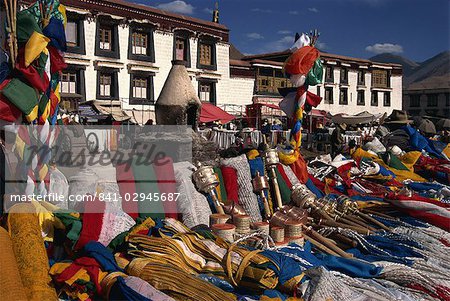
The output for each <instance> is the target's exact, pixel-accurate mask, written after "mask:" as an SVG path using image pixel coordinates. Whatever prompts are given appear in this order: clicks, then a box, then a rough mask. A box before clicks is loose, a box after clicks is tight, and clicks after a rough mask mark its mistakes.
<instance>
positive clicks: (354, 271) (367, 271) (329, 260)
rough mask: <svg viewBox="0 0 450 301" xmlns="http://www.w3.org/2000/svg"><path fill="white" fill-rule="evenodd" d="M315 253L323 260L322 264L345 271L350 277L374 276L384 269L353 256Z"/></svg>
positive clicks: (335, 269)
mask: <svg viewBox="0 0 450 301" xmlns="http://www.w3.org/2000/svg"><path fill="white" fill-rule="evenodd" d="M315 255H316V257H317V258H319V259H320V260H322V264H323V265H324V266H325V267H326V268H327V269H329V270H333V271H338V272H341V273H344V274H346V275H348V276H350V277H358V278H373V277H377V276H379V275H380V273H381V271H382V270H383V268H381V267H377V266H375V265H373V264H370V263H367V262H364V261H361V260H355V259H352V258H344V257H338V256H333V255H326V254H323V253H317V254H315Z"/></svg>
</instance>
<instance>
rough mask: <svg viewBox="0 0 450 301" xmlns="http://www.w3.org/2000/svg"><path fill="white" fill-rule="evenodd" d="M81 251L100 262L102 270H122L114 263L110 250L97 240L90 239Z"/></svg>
mask: <svg viewBox="0 0 450 301" xmlns="http://www.w3.org/2000/svg"><path fill="white" fill-rule="evenodd" d="M83 253H84V255H85V256H87V257H92V258H94V259H95V260H97V262H98V263H99V264H100V266H101V267H102V270H103V271H106V272H116V271H123V270H122V269H121V268H120V267H119V266H118V265H117V263H116V260H115V259H114V256H113V254H112V253H111V251H110V250H109V249H108V248H106V247H105V246H104V245H102V244H101V243H99V242H98V241H90V242H88V243H87V244H86V245H85V246H84V247H83Z"/></svg>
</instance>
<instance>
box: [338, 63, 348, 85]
mask: <svg viewBox="0 0 450 301" xmlns="http://www.w3.org/2000/svg"><path fill="white" fill-rule="evenodd" d="M342 72H344V74H345V78H344V79H343V78H342ZM339 81H340V83H341V84H343V85H348V68H346V67H341V70H340V73H339Z"/></svg>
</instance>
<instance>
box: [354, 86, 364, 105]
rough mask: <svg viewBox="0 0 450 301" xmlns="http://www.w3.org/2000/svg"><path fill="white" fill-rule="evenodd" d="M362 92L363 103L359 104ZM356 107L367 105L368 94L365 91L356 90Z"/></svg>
mask: <svg viewBox="0 0 450 301" xmlns="http://www.w3.org/2000/svg"><path fill="white" fill-rule="evenodd" d="M360 92H362V96H363V97H362V102H359V99H358V96H359V93H360ZM356 105H357V106H365V105H366V92H365V91H364V90H356Z"/></svg>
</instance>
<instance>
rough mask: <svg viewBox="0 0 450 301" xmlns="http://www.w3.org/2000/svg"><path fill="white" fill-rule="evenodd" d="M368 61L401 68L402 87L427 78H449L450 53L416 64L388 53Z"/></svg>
mask: <svg viewBox="0 0 450 301" xmlns="http://www.w3.org/2000/svg"><path fill="white" fill-rule="evenodd" d="M369 60H371V61H374V62H380V63H395V64H400V65H402V66H403V87H407V86H409V85H411V84H413V83H418V82H422V81H427V79H429V78H446V77H449V78H450V51H443V52H441V53H439V54H438V55H436V56H434V57H432V58H430V59H428V60H426V61H424V62H422V63H416V62H413V61H411V60H409V59H407V58H404V57H402V56H399V55H394V54H390V53H382V54H379V55H376V56H374V57H371V58H370V59H369Z"/></svg>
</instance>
